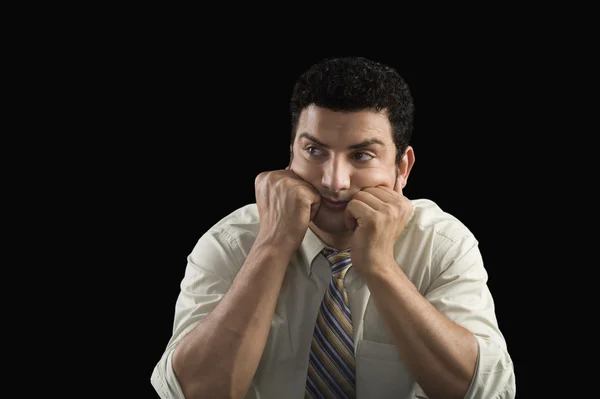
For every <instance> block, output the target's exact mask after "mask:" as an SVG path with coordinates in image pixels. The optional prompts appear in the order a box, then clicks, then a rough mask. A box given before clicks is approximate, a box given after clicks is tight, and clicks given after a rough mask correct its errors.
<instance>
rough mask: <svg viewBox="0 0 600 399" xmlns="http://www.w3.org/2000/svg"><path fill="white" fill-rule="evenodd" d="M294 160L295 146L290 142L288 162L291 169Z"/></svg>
mask: <svg viewBox="0 0 600 399" xmlns="http://www.w3.org/2000/svg"><path fill="white" fill-rule="evenodd" d="M293 160H294V146H293V145H292V144H290V160H289V162H288V167H287V169H289V168H290V167H291V166H292V161H293Z"/></svg>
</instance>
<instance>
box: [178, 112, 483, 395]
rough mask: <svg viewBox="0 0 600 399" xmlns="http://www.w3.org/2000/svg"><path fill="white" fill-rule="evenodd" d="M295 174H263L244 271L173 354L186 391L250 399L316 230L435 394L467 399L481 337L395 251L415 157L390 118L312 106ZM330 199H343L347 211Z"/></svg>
mask: <svg viewBox="0 0 600 399" xmlns="http://www.w3.org/2000/svg"><path fill="white" fill-rule="evenodd" d="M291 151H292V154H293V157H292V161H291V163H290V165H289V166H288V167H287V168H286V169H285V170H275V171H268V172H263V173H261V174H259V175H258V176H257V178H256V181H255V194H256V202H257V207H258V212H259V217H260V220H261V224H260V227H259V231H258V234H257V238H256V241H255V244H254V245H253V247H252V249H251V251H250V253H249V255H248V257H247V259H246V261H245V263H244V265H243V267H242V268H241V270H240V272H239V273H238V275H237V276H236V278H235V279H234V281H233V284H232V287H231V288H230V290H229V291H228V292H227V293H226V294H225V295H224V297H223V299H222V300H221V301H220V302H219V304H218V305H217V306H216V308H215V309H214V310H213V311H212V312H211V313H210V314H209V315H207V316H206V318H204V320H203V321H202V322H200V323H199V324H198V325H197V326H196V327H195V328H194V329H192V330H191V331H190V332H189V333H188V334H187V335H186V336H185V337H184V338H183V339H182V341H181V343H180V344H179V345H178V346H177V348H176V349H175V353H174V355H173V369H174V371H175V374H176V375H177V378H178V381H179V383H180V385H181V387H182V389H183V391H184V394H185V397H186V398H201V397H207V395H212V396H214V397H224V398H230V397H231V398H243V396H244V395H245V394H246V392H247V391H248V389H249V386H250V383H251V381H252V377H253V375H254V373H255V372H256V368H257V367H258V363H259V360H260V357H261V355H262V351H263V349H264V345H265V343H266V340H267V337H268V333H269V327H270V321H271V318H272V316H273V313H274V310H275V305H276V302H277V297H278V295H279V291H280V289H281V285H282V282H283V278H284V276H285V271H286V267H287V264H288V262H289V260H290V258H291V256H292V255H293V253H294V252H295V251H296V250H297V249H298V248H299V247H300V244H301V243H302V240H303V238H304V235H305V233H306V230H307V229H308V228H310V229H312V230H313V231H314V232H315V233H316V234H317V235H318V236H319V237H320V238H321V239H322V240H323V241H324V242H325V243H327V244H328V245H330V246H332V247H334V248H337V249H346V248H351V249H352V262H353V267H354V268H355V269H356V270H357V271H358V273H359V274H360V275H361V277H362V278H363V279H364V281H365V283H366V284H367V286H368V287H369V289H370V292H371V296H372V298H373V300H374V302H375V305H376V306H377V309H378V311H379V313H380V315H381V317H382V318H383V320H384V322H385V324H386V326H387V328H388V332H389V333H390V336H391V337H392V341H393V343H394V345H395V346H396V347H397V348H398V351H399V353H400V355H401V357H402V359H403V361H404V362H405V364H406V365H407V367H408V368H409V369H410V370H411V372H412V374H413V375H414V377H415V379H416V380H417V382H418V383H419V385H420V386H421V387H422V388H423V390H424V391H425V392H426V393H427V394H428V395H429V396H430V397H431V398H462V397H464V395H465V393H466V391H467V389H468V387H469V385H470V381H471V379H472V376H473V373H474V369H475V363H476V357H477V343H476V341H475V338H474V337H473V335H472V334H471V333H470V332H469V331H468V330H466V329H464V328H463V327H461V326H459V325H457V324H455V323H453V322H452V321H450V320H449V319H447V318H446V317H445V316H444V315H443V314H441V313H439V312H438V311H437V310H436V309H435V308H434V307H433V306H432V305H431V304H430V303H429V302H428V301H427V300H426V299H425V298H424V297H422V296H421V294H420V293H419V292H418V290H417V289H416V288H415V286H414V285H413V284H412V283H411V282H410V280H409V279H408V278H407V277H406V275H405V274H404V273H403V272H402V269H401V268H400V267H399V265H398V264H397V263H396V261H395V258H394V253H393V246H394V242H395V241H396V239H397V238H398V237H399V235H400V233H401V232H402V230H403V229H404V227H405V225H406V222H407V220H408V218H409V216H410V215H411V213H412V210H413V209H412V205H411V202H410V201H409V200H408V199H407V198H406V197H405V196H404V195H403V194H402V189H403V188H404V187H405V186H406V182H407V179H408V176H409V174H410V170H411V168H412V166H413V164H414V160H415V157H414V150H413V149H412V148H411V147H408V148H407V149H406V151H405V153H404V156H403V157H402V160H401V161H400V163H399V164H396V163H395V159H396V147H395V145H394V142H393V139H392V134H391V126H390V124H389V121H388V118H387V116H386V115H385V113H377V112H372V111H360V112H352V113H342V112H333V111H330V110H327V109H323V108H319V107H316V106H310V107H308V108H307V109H305V110H303V111H302V113H301V115H300V119H299V123H298V130H297V134H296V139H295V141H294V143H293V144H292V148H291ZM328 201H345V202H347V204H345V205H343V206H338V207H332V206H330V205H328Z"/></svg>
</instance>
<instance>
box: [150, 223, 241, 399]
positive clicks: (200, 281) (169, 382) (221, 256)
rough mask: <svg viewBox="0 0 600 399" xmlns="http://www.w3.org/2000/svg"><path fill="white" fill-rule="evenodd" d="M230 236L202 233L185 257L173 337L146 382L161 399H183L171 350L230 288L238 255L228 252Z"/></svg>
mask: <svg viewBox="0 0 600 399" xmlns="http://www.w3.org/2000/svg"><path fill="white" fill-rule="evenodd" d="M231 240H232V239H231V237H229V236H228V235H227V234H226V233H225V232H224V231H220V230H212V231H209V232H207V233H206V234H204V235H203V236H202V237H201V238H200V240H198V243H197V244H196V246H195V247H194V249H193V251H192V253H191V254H190V255H189V256H188V258H187V265H186V269H185V273H184V277H183V279H182V281H181V284H180V288H181V290H180V293H179V296H178V297H177V301H176V303H175V317H174V323H173V334H172V336H171V338H170V340H169V342H168V343H167V346H166V349H165V351H164V352H163V354H162V356H161V358H160V360H159V361H158V363H157V364H156V366H155V367H154V370H153V372H152V375H151V377H150V382H151V384H152V386H153V387H154V389H155V390H156V392H157V393H158V395H159V396H160V397H161V398H163V399H183V398H184V396H183V392H182V389H181V387H180V385H179V382H178V381H177V377H176V375H175V373H174V371H173V367H172V358H173V351H174V350H175V348H176V347H177V344H178V343H179V341H181V339H182V338H183V337H184V336H185V335H186V334H187V333H188V332H189V331H190V330H191V329H193V328H194V327H195V326H196V325H197V324H198V323H199V322H200V321H202V320H203V319H204V317H206V315H208V314H209V313H210V312H211V311H212V310H213V309H214V308H215V307H216V306H217V304H218V303H219V301H220V300H221V298H223V295H225V293H226V292H227V290H229V288H230V287H231V283H232V281H233V278H234V275H235V269H236V268H237V269H238V270H239V267H240V262H241V260H240V255H239V254H236V253H235V251H234V250H233V249H232V248H233V246H232V245H231Z"/></svg>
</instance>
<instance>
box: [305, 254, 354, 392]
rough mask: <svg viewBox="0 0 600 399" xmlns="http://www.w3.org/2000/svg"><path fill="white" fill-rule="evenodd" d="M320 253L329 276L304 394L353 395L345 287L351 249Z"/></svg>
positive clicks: (349, 315)
mask: <svg viewBox="0 0 600 399" xmlns="http://www.w3.org/2000/svg"><path fill="white" fill-rule="evenodd" d="M322 253H323V255H324V256H325V257H326V258H327V260H328V261H329V264H330V265H331V271H332V278H331V281H330V283H329V287H328V288H327V291H326V292H325V297H324V298H323V302H322V303H321V308H320V309H319V313H318V315H317V322H316V324H315V329H314V333H313V338H312V343H311V346H310V355H309V361H308V375H307V379H306V390H305V394H304V397H305V398H312V399H322V398H335V399H342V398H354V397H355V396H356V393H355V375H354V369H355V360H354V339H353V335H352V315H351V313H350V308H349V307H348V295H347V294H346V290H345V288H344V276H345V275H346V272H347V271H348V269H349V268H350V266H352V262H351V259H350V251H349V250H348V251H344V252H338V251H332V250H330V249H327V248H326V249H324V250H323V252H322Z"/></svg>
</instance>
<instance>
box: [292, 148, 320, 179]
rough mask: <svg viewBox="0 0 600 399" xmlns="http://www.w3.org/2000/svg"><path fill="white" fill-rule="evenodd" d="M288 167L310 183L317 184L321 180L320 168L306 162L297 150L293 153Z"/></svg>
mask: <svg viewBox="0 0 600 399" xmlns="http://www.w3.org/2000/svg"><path fill="white" fill-rule="evenodd" d="M290 169H291V170H292V172H294V173H295V174H297V175H298V176H300V177H301V178H302V179H303V180H305V181H307V182H309V183H311V184H315V183H317V184H318V183H319V182H320V181H321V168H319V167H316V166H315V165H314V164H311V163H310V162H307V161H306V159H304V158H303V157H302V154H298V152H297V151H296V152H295V153H294V159H292V163H291V165H290Z"/></svg>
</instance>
